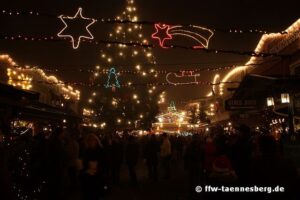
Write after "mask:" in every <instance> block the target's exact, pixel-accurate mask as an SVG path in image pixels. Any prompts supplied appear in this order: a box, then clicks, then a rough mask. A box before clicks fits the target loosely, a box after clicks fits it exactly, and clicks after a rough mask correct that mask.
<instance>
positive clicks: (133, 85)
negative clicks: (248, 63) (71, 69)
mask: <svg viewBox="0 0 300 200" xmlns="http://www.w3.org/2000/svg"><path fill="white" fill-rule="evenodd" d="M11 81H16V82H27V81H28V80H26V79H11ZM31 82H32V83H33V82H35V83H38V84H47V85H72V86H84V87H105V84H94V83H85V82H69V81H60V82H58V83H54V82H47V81H44V80H31ZM235 83H240V82H237V81H227V82H218V83H212V82H209V81H197V82H191V83H187V84H184V85H210V86H212V85H220V84H235ZM179 85H180V84H178V85H174V84H172V83H166V82H155V83H132V82H130V83H126V84H119V86H120V87H138V86H143V87H152V86H179Z"/></svg>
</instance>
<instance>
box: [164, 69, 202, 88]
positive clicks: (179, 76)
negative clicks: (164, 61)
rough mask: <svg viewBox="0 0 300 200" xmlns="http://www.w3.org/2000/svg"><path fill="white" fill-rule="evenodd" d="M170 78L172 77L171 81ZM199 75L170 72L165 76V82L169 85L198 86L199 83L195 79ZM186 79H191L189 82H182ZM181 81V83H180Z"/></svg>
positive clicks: (190, 72) (186, 72)
mask: <svg viewBox="0 0 300 200" xmlns="http://www.w3.org/2000/svg"><path fill="white" fill-rule="evenodd" d="M170 76H173V78H172V80H171V79H170ZM199 76H200V74H194V73H193V72H192V71H181V74H177V73H174V72H170V73H168V74H167V75H166V81H167V82H168V83H169V84H171V85H175V86H176V85H190V84H199V83H200V82H199V81H198V80H197V78H198V77H199ZM186 78H192V80H191V81H184V80H186ZM180 80H181V81H180ZM175 81H176V82H175Z"/></svg>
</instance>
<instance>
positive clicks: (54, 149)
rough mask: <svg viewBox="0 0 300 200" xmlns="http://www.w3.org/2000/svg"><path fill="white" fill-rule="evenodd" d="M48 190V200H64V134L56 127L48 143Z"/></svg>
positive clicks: (65, 170) (65, 160)
mask: <svg viewBox="0 0 300 200" xmlns="http://www.w3.org/2000/svg"><path fill="white" fill-rule="evenodd" d="M48 154H49V155H48V170H47V172H48V178H47V180H48V189H49V195H48V196H49V199H57V200H60V199H64V192H63V189H64V180H65V177H66V172H67V156H66V149H65V144H64V132H63V129H62V128H61V127H57V128H56V129H55V130H54V132H53V136H52V138H51V141H50V143H49V152H48Z"/></svg>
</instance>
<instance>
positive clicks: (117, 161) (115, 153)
mask: <svg viewBox="0 0 300 200" xmlns="http://www.w3.org/2000/svg"><path fill="white" fill-rule="evenodd" d="M123 153H124V151H123V143H122V142H121V140H120V138H119V136H113V138H112V144H111V156H112V158H111V168H112V169H111V173H112V181H113V183H114V184H119V183H120V171H121V165H122V162H123Z"/></svg>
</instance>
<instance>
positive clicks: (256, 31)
mask: <svg viewBox="0 0 300 200" xmlns="http://www.w3.org/2000/svg"><path fill="white" fill-rule="evenodd" d="M0 14H1V15H7V16H19V17H20V16H32V17H51V18H57V16H58V14H49V13H44V12H37V11H33V10H32V11H28V10H27V11H26V10H22V11H20V10H7V9H3V10H2V11H1V12H0ZM94 19H95V20H97V21H98V22H102V23H110V24H138V25H152V26H154V25H155V24H158V23H159V24H168V25H174V26H175V25H179V26H182V27H192V26H198V25H195V24H176V23H168V22H155V21H147V20H121V19H118V17H117V18H114V19H110V18H108V19H105V18H94ZM210 29H211V30H212V31H214V32H223V33H232V34H243V33H247V34H249V33H250V34H251V33H254V34H262V33H263V34H270V33H273V32H272V31H268V30H264V29H259V28H248V29H239V28H228V29H224V28H210ZM278 33H280V34H287V32H286V31H279V32H278Z"/></svg>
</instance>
